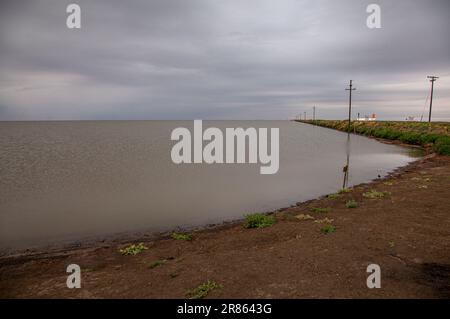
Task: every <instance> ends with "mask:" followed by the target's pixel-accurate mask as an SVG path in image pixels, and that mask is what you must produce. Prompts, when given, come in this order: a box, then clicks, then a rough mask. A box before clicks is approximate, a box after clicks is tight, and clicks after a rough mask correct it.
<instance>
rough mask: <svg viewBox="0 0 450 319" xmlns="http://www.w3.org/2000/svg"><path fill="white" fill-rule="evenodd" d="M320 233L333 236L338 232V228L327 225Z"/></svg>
mask: <svg viewBox="0 0 450 319" xmlns="http://www.w3.org/2000/svg"><path fill="white" fill-rule="evenodd" d="M320 231H321V232H322V233H324V234H331V233H334V232H335V231H336V227H334V226H333V225H326V226H323V227H322V228H321V229H320Z"/></svg>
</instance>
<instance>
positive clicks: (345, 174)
mask: <svg viewBox="0 0 450 319" xmlns="http://www.w3.org/2000/svg"><path fill="white" fill-rule="evenodd" d="M345 149H346V152H347V162H346V164H345V166H344V168H343V169H342V171H343V172H344V182H343V183H342V188H343V189H345V188H347V187H348V176H349V174H350V132H348V133H347V143H346V145H345Z"/></svg>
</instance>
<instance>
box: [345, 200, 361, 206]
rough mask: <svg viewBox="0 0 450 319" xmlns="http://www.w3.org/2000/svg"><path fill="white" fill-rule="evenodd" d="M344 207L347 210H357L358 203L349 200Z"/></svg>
mask: <svg viewBox="0 0 450 319" xmlns="http://www.w3.org/2000/svg"><path fill="white" fill-rule="evenodd" d="M345 207H347V208H357V207H358V202H357V201H355V200H353V199H352V200H349V201H348V202H347V203H345Z"/></svg>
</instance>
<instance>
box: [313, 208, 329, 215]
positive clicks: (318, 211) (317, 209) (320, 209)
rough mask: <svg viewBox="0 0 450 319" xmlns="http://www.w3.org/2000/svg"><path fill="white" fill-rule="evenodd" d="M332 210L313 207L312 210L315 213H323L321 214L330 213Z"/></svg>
mask: <svg viewBox="0 0 450 319" xmlns="http://www.w3.org/2000/svg"><path fill="white" fill-rule="evenodd" d="M330 210H331V208H329V207H313V208H311V211H312V212H313V213H321V214H326V213H329V212H330Z"/></svg>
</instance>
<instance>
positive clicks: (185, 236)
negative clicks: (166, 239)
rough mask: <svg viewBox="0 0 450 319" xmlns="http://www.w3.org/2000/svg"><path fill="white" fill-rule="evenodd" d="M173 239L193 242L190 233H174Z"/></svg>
mask: <svg viewBox="0 0 450 319" xmlns="http://www.w3.org/2000/svg"><path fill="white" fill-rule="evenodd" d="M172 238H173V239H175V240H184V241H191V240H192V235H191V234H189V233H173V234H172Z"/></svg>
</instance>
